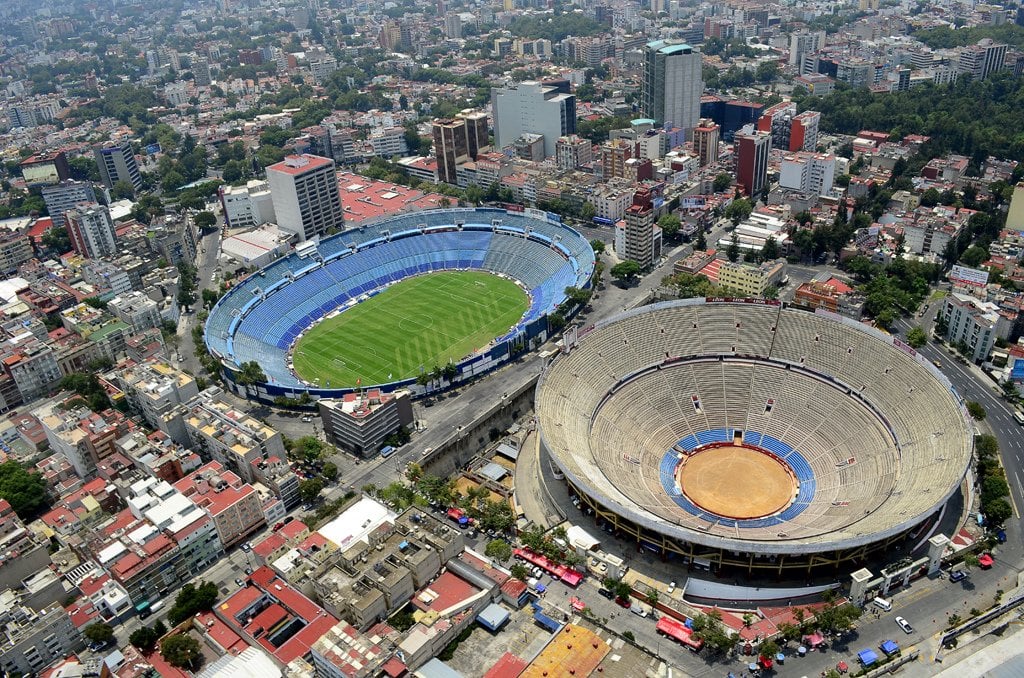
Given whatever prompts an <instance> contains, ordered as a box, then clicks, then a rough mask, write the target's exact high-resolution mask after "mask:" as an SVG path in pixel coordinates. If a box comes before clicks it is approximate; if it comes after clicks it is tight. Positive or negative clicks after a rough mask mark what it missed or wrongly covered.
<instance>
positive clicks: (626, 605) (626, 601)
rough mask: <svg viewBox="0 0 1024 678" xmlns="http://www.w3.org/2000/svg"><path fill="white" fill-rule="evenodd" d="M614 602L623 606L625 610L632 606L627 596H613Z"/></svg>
mask: <svg viewBox="0 0 1024 678" xmlns="http://www.w3.org/2000/svg"><path fill="white" fill-rule="evenodd" d="M615 604H616V605H618V606H619V607H624V608H626V609H627V610H628V609H629V608H631V607H633V603H631V602H630V600H629V598H618V597H616V598H615Z"/></svg>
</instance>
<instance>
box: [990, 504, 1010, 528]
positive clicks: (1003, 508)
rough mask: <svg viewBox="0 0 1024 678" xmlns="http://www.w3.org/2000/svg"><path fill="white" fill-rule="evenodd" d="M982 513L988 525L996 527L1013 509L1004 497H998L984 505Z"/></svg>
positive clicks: (1008, 517)
mask: <svg viewBox="0 0 1024 678" xmlns="http://www.w3.org/2000/svg"><path fill="white" fill-rule="evenodd" d="M984 514H985V519H986V520H987V521H988V524H989V527H998V526H999V525H1002V524H1003V523H1005V522H1006V521H1007V520H1009V519H1010V517H1011V516H1012V515H1013V509H1012V508H1011V507H1010V502H1008V501H1006V498H1005V497H1000V498H999V499H996V500H994V501H992V502H989V504H988V505H987V506H985V507H984Z"/></svg>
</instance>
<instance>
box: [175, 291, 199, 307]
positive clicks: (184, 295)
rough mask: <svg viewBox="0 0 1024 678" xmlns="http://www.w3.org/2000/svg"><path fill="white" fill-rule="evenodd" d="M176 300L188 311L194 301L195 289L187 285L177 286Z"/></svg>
mask: <svg viewBox="0 0 1024 678" xmlns="http://www.w3.org/2000/svg"><path fill="white" fill-rule="evenodd" d="M177 301H178V306H180V307H181V308H183V309H184V310H185V311H186V312H188V310H189V309H191V308H192V306H194V305H195V303H196V293H195V290H192V289H189V288H188V287H184V286H180V287H178V296H177Z"/></svg>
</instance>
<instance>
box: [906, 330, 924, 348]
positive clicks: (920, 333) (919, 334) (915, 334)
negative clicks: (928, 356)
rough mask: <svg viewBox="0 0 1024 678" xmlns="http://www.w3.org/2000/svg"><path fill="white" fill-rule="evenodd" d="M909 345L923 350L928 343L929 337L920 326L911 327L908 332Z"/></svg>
mask: <svg viewBox="0 0 1024 678" xmlns="http://www.w3.org/2000/svg"><path fill="white" fill-rule="evenodd" d="M907 343H908V344H910V345H911V346H913V347H914V348H921V347H922V346H924V345H925V344H927V343H928V335H927V334H926V333H925V331H924V329H923V328H922V327H920V326H915V327H911V328H910V330H909V331H908V332H907Z"/></svg>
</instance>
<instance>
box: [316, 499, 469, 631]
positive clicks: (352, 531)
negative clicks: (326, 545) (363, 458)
mask: <svg viewBox="0 0 1024 678" xmlns="http://www.w3.org/2000/svg"><path fill="white" fill-rule="evenodd" d="M374 504H376V506H374ZM375 516H376V517H380V519H379V520H375V521H374V522H373V523H372V524H371V525H370V526H368V528H367V529H363V528H362V523H363V522H364V521H365V520H366V519H367V518H368V517H369V518H373V517H375ZM328 534H329V538H331V539H332V541H333V540H334V539H336V538H338V537H337V535H339V534H341V535H344V536H343V537H341V541H343V542H344V541H345V540H346V538H349V541H348V543H347V544H342V545H341V551H340V554H339V555H338V556H336V557H335V559H334V560H335V563H334V566H333V568H331V569H329V570H327V571H326V572H325V573H324V574H322V575H320V576H319V577H318V578H317V580H316V581H315V582H313V587H314V590H315V591H316V593H317V595H318V597H319V598H320V600H322V601H323V604H324V607H325V608H326V609H327V610H328V611H329V612H331V613H332V614H334V615H336V616H338V617H341V618H344V619H348V620H349V621H351V622H352V623H353V624H354V625H355V626H356V627H357V628H359V629H362V630H365V629H367V628H369V627H370V626H372V625H373V624H374V623H376V622H378V621H380V620H382V619H384V618H385V617H387V616H388V615H389V614H391V613H392V612H394V611H395V610H397V609H399V608H400V607H402V606H403V605H405V604H406V603H407V602H408V601H409V600H410V598H412V596H413V593H414V592H415V591H416V590H417V589H418V588H421V587H423V586H426V585H427V583H429V582H430V581H431V580H432V579H433V578H434V577H435V576H436V575H437V573H438V572H439V571H440V570H441V566H442V565H444V563H446V562H447V561H448V560H450V559H451V558H454V557H455V556H456V555H457V554H458V553H459V552H460V551H462V549H463V546H464V539H463V535H462V531H461V530H459V529H458V528H456V527H455V526H454V525H449V524H446V523H443V522H441V521H440V520H438V519H437V518H434V517H433V516H432V515H430V514H426V513H421V512H420V511H419V510H416V509H409V510H407V511H405V512H404V513H402V514H401V515H399V516H394V514H390V513H389V512H388V511H387V509H386V508H384V507H383V506H380V505H379V504H378V503H377V502H375V501H374V500H372V499H369V498H366V497H364V498H363V499H362V500H360V501H359V502H358V503H356V504H355V505H354V506H352V507H351V508H349V509H348V510H347V511H346V512H345V513H343V514H342V515H341V516H339V517H338V518H337V519H335V521H333V524H332V528H331V529H330V530H328ZM352 535H358V537H354V538H351V537H352Z"/></svg>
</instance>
